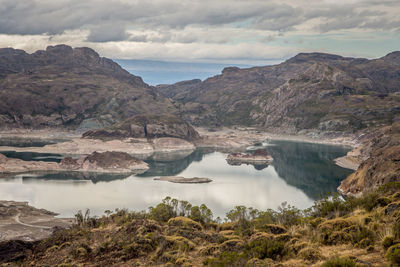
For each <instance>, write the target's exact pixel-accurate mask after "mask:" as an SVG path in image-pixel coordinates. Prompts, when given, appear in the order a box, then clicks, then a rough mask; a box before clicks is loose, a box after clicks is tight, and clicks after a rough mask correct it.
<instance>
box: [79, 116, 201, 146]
mask: <svg viewBox="0 0 400 267" xmlns="http://www.w3.org/2000/svg"><path fill="white" fill-rule="evenodd" d="M83 137H84V138H95V139H103V140H104V139H107V140H109V139H122V138H150V139H153V138H162V137H175V138H181V139H185V140H196V139H198V138H199V137H200V136H199V133H198V132H197V131H196V130H195V129H194V128H193V127H192V126H191V125H190V124H188V123H187V122H185V121H183V120H182V119H180V118H178V117H176V116H174V115H151V114H146V115H136V116H133V117H130V118H128V119H126V120H124V121H122V122H120V123H117V124H114V125H113V126H111V127H108V128H105V129H100V130H90V131H88V132H86V133H84V134H83Z"/></svg>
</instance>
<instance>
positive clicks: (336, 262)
mask: <svg viewBox="0 0 400 267" xmlns="http://www.w3.org/2000/svg"><path fill="white" fill-rule="evenodd" d="M356 266H357V264H356V262H355V261H354V260H352V259H350V258H347V257H343V258H339V257H336V258H333V259H330V260H327V261H326V262H324V263H323V264H322V266H321V267H356Z"/></svg>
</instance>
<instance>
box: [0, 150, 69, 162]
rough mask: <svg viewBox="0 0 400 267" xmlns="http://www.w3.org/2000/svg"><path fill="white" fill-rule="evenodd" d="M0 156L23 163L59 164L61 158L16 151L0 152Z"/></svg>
mask: <svg viewBox="0 0 400 267" xmlns="http://www.w3.org/2000/svg"><path fill="white" fill-rule="evenodd" d="M0 153H1V154H3V155H4V156H6V157H8V158H17V159H22V160H25V161H47V162H60V161H61V160H62V159H63V156H62V155H60V154H52V153H36V152H17V151H0Z"/></svg>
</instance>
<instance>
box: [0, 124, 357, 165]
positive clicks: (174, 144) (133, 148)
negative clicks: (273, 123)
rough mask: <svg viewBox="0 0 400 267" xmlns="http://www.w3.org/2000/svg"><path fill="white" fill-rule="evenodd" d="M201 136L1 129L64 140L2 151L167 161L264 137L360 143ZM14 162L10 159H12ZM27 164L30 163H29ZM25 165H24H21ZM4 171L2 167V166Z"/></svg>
mask: <svg viewBox="0 0 400 267" xmlns="http://www.w3.org/2000/svg"><path fill="white" fill-rule="evenodd" d="M196 131H197V132H199V134H200V138H198V139H196V140H193V141H187V140H184V139H181V138H173V137H162V138H154V139H146V138H121V139H111V140H100V139H92V138H80V137H79V136H80V134H81V133H77V132H60V131H54V130H37V131H36V130H27V131H22V130H13V131H7V132H1V133H0V138H9V139H12V138H13V137H14V138H18V139H19V140H29V141H32V140H39V141H41V142H44V143H46V142H51V141H54V140H60V139H62V140H63V142H59V143H55V144H54V143H50V144H47V145H43V146H31V147H15V146H0V151H16V152H34V153H54V154H61V155H62V156H64V157H73V158H79V157H82V156H87V155H89V154H91V153H93V152H100V153H102V152H107V151H115V152H124V153H128V154H129V155H131V156H134V157H137V158H139V159H141V160H144V159H148V158H150V157H151V158H153V159H155V160H164V159H169V158H182V157H185V156H187V155H189V154H190V153H192V152H193V151H194V150H195V149H196V148H201V149H212V150H216V151H222V152H228V153H231V152H242V151H245V150H246V148H247V147H249V146H251V145H253V144H255V143H258V142H263V141H265V140H288V141H300V142H310V143H318V144H332V145H344V146H351V147H353V148H355V149H357V147H358V146H359V144H358V143H357V138H356V137H354V136H353V137H350V136H348V137H335V138H317V137H314V138H313V137H310V136H291V135H277V134H272V133H267V132H260V131H258V130H257V129H254V128H239V127H238V128H235V129H230V128H221V129H220V130H216V131H210V130H208V129H205V128H196ZM335 162H336V164H338V165H339V166H341V167H344V168H350V169H355V168H356V167H357V164H359V163H358V161H356V160H355V157H354V155H351V153H350V152H349V154H348V155H346V156H345V157H342V158H339V159H337V160H335ZM10 163H11V162H10ZM20 163H21V162H19V163H18V164H19V166H17V165H18V164H13V165H15V170H14V171H12V170H11V169H12V167H9V168H8V170H9V171H10V172H21V171H22V172H23V171H25V170H26V171H36V170H41V168H42V170H59V168H58V167H57V166H56V165H55V164H53V163H46V164H44V163H43V164H42V163H38V162H37V161H35V162H31V163H29V164H28V163H27V162H24V164H22V165H21V164H20ZM27 165H28V166H27ZM22 166H25V167H22ZM0 170H1V169H0Z"/></svg>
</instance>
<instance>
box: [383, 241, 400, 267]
mask: <svg viewBox="0 0 400 267" xmlns="http://www.w3.org/2000/svg"><path fill="white" fill-rule="evenodd" d="M386 258H387V259H388V260H389V261H390V262H391V263H393V264H395V266H399V265H400V244H396V245H393V246H391V247H389V248H388V250H387V252H386Z"/></svg>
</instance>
